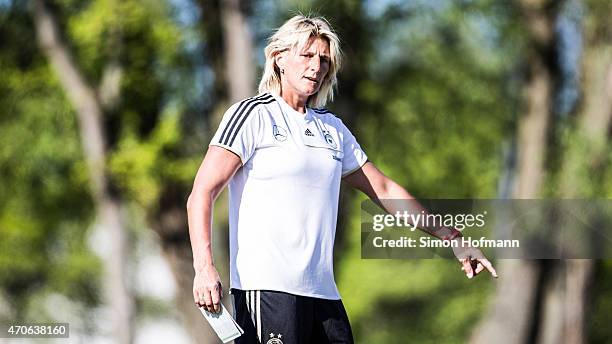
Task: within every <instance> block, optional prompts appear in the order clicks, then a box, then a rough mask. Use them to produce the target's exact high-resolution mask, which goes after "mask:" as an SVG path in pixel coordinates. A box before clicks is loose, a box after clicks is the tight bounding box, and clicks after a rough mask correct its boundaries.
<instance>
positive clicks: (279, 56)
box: [274, 51, 287, 69]
mask: <svg viewBox="0 0 612 344" xmlns="http://www.w3.org/2000/svg"><path fill="white" fill-rule="evenodd" d="M285 54H287V51H281V52H279V53H276V55H274V63H276V66H277V67H278V69H285Z"/></svg>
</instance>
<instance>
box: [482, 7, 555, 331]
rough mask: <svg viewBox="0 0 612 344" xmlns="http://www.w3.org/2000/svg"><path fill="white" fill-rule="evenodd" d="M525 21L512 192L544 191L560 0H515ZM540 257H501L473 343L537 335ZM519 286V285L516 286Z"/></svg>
mask: <svg viewBox="0 0 612 344" xmlns="http://www.w3.org/2000/svg"><path fill="white" fill-rule="evenodd" d="M516 5H517V6H518V8H519V9H520V14H521V17H520V19H521V20H522V22H523V23H524V26H525V29H526V35H527V40H528V45H527V47H526V50H525V59H524V61H525V62H524V63H525V73H524V81H523V83H524V84H523V86H522V90H523V92H522V95H521V96H522V99H523V103H524V106H523V107H524V109H522V114H521V116H520V117H519V119H518V128H517V134H516V136H517V140H516V142H517V143H516V145H517V147H516V151H517V159H516V160H517V165H516V167H515V169H516V170H515V171H514V174H515V176H514V179H515V181H514V185H515V187H514V191H513V193H512V198H517V199H535V198H539V197H540V196H541V190H542V187H543V185H542V184H543V182H544V177H545V161H546V154H547V151H548V147H547V144H548V133H549V130H550V121H551V116H552V113H551V110H552V109H553V96H554V89H555V76H556V71H557V65H556V61H557V57H556V46H557V45H556V42H555V34H554V33H555V29H554V27H555V22H556V19H557V15H558V5H559V3H558V2H555V1H545V0H543V1H530V0H526V1H516ZM540 269H541V268H540V263H539V262H538V261H530V260H515V259H508V260H501V261H500V262H499V263H498V271H499V275H500V280H499V284H498V288H497V290H496V291H495V296H494V299H493V301H492V305H491V310H490V312H489V313H488V315H486V316H485V317H484V320H483V324H482V326H481V328H480V329H479V330H478V331H476V332H475V335H474V337H473V339H472V341H473V342H474V343H490V342H491V341H493V340H495V341H501V342H502V343H525V342H528V341H529V340H530V337H532V336H533V333H532V329H533V323H534V322H537V318H534V315H535V313H534V311H533V310H534V309H535V308H536V305H537V302H538V300H537V291H538V283H539V278H540ZM517 286H520V287H517Z"/></svg>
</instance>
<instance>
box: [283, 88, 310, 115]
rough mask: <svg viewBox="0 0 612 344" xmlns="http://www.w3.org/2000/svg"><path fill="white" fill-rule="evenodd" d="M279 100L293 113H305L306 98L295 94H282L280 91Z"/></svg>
mask: <svg viewBox="0 0 612 344" xmlns="http://www.w3.org/2000/svg"><path fill="white" fill-rule="evenodd" d="M280 96H281V98H283V100H284V101H285V103H287V105H289V106H290V107H292V108H293V109H294V110H295V111H297V112H301V113H306V103H307V102H308V97H303V96H300V95H297V94H292V93H289V92H283V91H282V90H281V94H280Z"/></svg>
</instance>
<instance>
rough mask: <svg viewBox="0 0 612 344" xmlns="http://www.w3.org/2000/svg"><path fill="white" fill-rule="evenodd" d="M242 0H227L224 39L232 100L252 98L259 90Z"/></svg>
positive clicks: (226, 69)
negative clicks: (256, 85)
mask: <svg viewBox="0 0 612 344" xmlns="http://www.w3.org/2000/svg"><path fill="white" fill-rule="evenodd" d="M244 7H245V3H244V1H241V0H223V1H222V2H221V17H222V18H223V39H224V43H225V56H226V60H225V61H226V65H225V80H226V82H227V88H228V89H229V94H228V95H229V99H228V101H229V102H230V103H234V102H237V101H239V100H241V99H244V98H248V97H251V96H253V95H254V93H255V65H254V64H255V59H254V57H253V42H252V38H251V30H250V29H249V26H248V23H247V16H246V14H245V12H244V10H245V8H244Z"/></svg>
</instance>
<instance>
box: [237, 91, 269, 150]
mask: <svg viewBox="0 0 612 344" xmlns="http://www.w3.org/2000/svg"><path fill="white" fill-rule="evenodd" d="M275 101H276V99H274V97H272V96H270V97H269V98H262V99H259V100H257V101H255V102H252V103H250V104H249V105H250V107H249V109H248V110H247V112H246V114H245V115H244V116H242V120H241V121H240V124H238V127H237V128H236V131H234V134H233V135H232V139H231V140H230V141H229V143H226V144H227V145H228V146H231V145H233V144H234V140H235V139H236V136H237V135H238V132H239V131H240V128H241V127H242V125H243V124H244V122H245V121H246V119H247V118H248V117H249V115H250V114H251V110H253V108H255V106H257V105H261V104H270V103H273V102H275ZM231 131H232V130H231V129H230V132H231Z"/></svg>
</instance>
